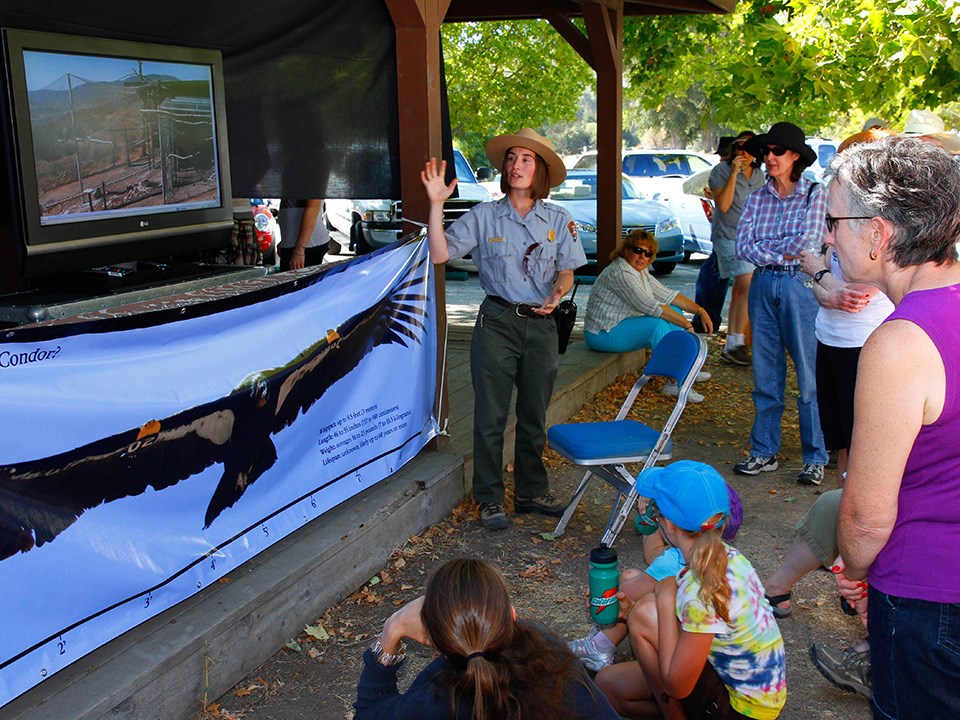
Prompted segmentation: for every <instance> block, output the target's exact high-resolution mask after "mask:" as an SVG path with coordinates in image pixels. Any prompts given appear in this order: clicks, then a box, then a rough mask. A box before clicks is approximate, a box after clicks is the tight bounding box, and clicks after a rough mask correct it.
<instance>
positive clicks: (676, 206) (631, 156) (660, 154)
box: [574, 148, 716, 257]
mask: <svg viewBox="0 0 960 720" xmlns="http://www.w3.org/2000/svg"><path fill="white" fill-rule="evenodd" d="M714 165H716V159H715V158H714V157H713V156H711V155H708V154H706V153H701V152H696V151H694V150H672V149H645V148H638V149H634V150H624V152H623V173H624V175H627V176H628V177H629V178H630V180H631V181H632V182H633V185H634V187H636V188H637V190H639V191H640V193H641V194H642V195H643V196H644V197H645V198H646V199H648V200H654V201H656V202H659V203H661V204H662V205H666V206H667V208H669V209H670V210H671V211H672V212H673V213H674V215H676V216H677V219H678V220H679V222H680V228H681V230H682V231H683V250H684V254H685V255H686V256H687V257H689V256H690V253H694V252H700V253H705V254H709V253H710V251H711V250H712V249H713V243H711V242H710V221H709V220H708V219H707V216H706V214H705V213H704V211H703V204H702V203H701V202H700V198H699V197H697V196H695V195H688V194H687V193H685V192H684V191H683V182H684V180H686V179H687V178H688V177H690V176H691V175H694V174H696V173H698V172H701V171H702V170H709V169H710V168H712V167H713V166H714ZM574 167H575V168H577V169H596V167H597V154H596V153H595V152H590V153H586V154H585V155H583V156H582V157H581V158H580V159H579V160H578V161H577V163H576V165H574Z"/></svg>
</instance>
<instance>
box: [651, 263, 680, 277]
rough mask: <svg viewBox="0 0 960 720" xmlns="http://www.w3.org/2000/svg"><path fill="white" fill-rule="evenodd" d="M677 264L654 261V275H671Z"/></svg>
mask: <svg viewBox="0 0 960 720" xmlns="http://www.w3.org/2000/svg"><path fill="white" fill-rule="evenodd" d="M676 266H677V264H676V263H654V264H653V274H654V275H669V274H670V273H672V272H673V269H674V268H675V267H676Z"/></svg>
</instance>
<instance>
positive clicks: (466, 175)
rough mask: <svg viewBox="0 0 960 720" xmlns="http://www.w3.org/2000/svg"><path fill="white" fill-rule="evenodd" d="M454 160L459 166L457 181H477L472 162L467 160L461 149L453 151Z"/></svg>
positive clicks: (457, 166)
mask: <svg viewBox="0 0 960 720" xmlns="http://www.w3.org/2000/svg"><path fill="white" fill-rule="evenodd" d="M453 162H454V165H456V168H457V181H458V182H465V183H475V182H477V178H475V177H474V175H473V170H472V169H471V168H470V163H468V162H467V159H466V158H465V157H464V156H463V155H461V154H460V151H459V150H457V151H454V153H453Z"/></svg>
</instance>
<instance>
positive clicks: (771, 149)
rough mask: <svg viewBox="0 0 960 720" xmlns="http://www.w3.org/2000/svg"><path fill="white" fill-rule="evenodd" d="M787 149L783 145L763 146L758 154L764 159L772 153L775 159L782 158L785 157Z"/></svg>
mask: <svg viewBox="0 0 960 720" xmlns="http://www.w3.org/2000/svg"><path fill="white" fill-rule="evenodd" d="M789 149H790V148H788V147H784V146H783V145H764V146H763V147H762V148H760V152H761V154H762V155H763V156H764V157H766V156H767V155H769V154H770V153H773V154H774V155H776V156H777V157H783V156H784V155H786V153H787V150H789Z"/></svg>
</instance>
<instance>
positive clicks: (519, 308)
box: [487, 295, 551, 320]
mask: <svg viewBox="0 0 960 720" xmlns="http://www.w3.org/2000/svg"><path fill="white" fill-rule="evenodd" d="M487 300H490V301H491V302H494V303H496V304H497V305H502V306H503V307H506V308H513V311H514V312H515V313H516V314H517V315H519V316H520V317H523V318H529V319H531V320H545V319H546V318H548V317H551V315H541V314H540V313H538V312H534V308H537V307H540V306H539V305H527V304H526V303H512V302H510V301H508V300H504V299H503V298H502V297H500V296H499V295H487Z"/></svg>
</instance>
